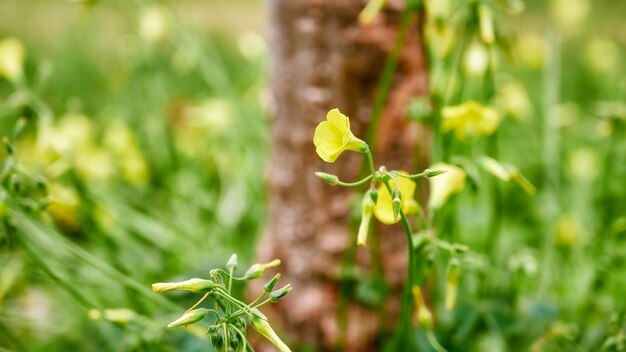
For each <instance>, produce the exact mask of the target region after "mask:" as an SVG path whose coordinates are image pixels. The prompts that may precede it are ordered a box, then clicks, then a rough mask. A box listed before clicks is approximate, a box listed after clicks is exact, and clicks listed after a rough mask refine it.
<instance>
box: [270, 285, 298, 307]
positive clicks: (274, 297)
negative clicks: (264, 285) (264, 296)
mask: <svg viewBox="0 0 626 352" xmlns="http://www.w3.org/2000/svg"><path fill="white" fill-rule="evenodd" d="M292 289H293V287H291V284H287V285H285V286H284V287H283V288H280V289H278V290H276V291H274V292H272V293H270V302H272V303H276V302H278V301H279V300H280V299H281V298H283V297H285V296H286V295H287V294H288V293H289V292H291V290H292Z"/></svg>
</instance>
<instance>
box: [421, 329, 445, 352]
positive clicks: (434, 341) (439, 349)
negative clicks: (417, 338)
mask: <svg viewBox="0 0 626 352" xmlns="http://www.w3.org/2000/svg"><path fill="white" fill-rule="evenodd" d="M426 338H427V339H428V342H429V343H430V345H431V346H432V347H433V349H434V350H435V351H437V352H448V351H447V350H446V349H445V348H444V347H443V346H441V344H440V343H439V341H437V337H435V333H433V331H432V330H428V331H426Z"/></svg>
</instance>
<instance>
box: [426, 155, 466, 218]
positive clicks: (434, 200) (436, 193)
mask: <svg viewBox="0 0 626 352" xmlns="http://www.w3.org/2000/svg"><path fill="white" fill-rule="evenodd" d="M430 168H431V169H433V170H445V171H446V172H444V173H443V174H441V175H439V176H437V177H433V178H430V179H428V180H429V181H430V199H429V201H428V206H429V207H430V208H433V209H437V208H440V207H441V206H442V205H443V204H445V202H446V201H447V200H448V198H450V196H452V195H454V194H456V193H459V192H461V191H462V190H463V188H464V187H465V178H466V175H465V171H463V169H461V168H460V167H458V166H455V165H450V164H445V163H436V164H434V165H432V166H431V167H430Z"/></svg>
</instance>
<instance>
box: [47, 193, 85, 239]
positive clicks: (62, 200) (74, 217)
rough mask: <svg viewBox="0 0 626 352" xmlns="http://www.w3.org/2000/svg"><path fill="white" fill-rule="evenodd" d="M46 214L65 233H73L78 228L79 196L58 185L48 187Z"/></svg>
mask: <svg viewBox="0 0 626 352" xmlns="http://www.w3.org/2000/svg"><path fill="white" fill-rule="evenodd" d="M48 196H49V201H50V202H49V204H48V212H49V213H50V215H51V216H52V218H53V219H54V220H55V221H56V223H57V224H58V225H59V226H61V227H62V228H63V229H64V230H66V231H75V230H77V229H78V228H79V226H80V214H79V209H80V205H81V200H80V196H79V195H78V193H77V192H76V190H74V189H73V188H71V187H67V186H65V185H62V184H60V183H50V184H49V185H48Z"/></svg>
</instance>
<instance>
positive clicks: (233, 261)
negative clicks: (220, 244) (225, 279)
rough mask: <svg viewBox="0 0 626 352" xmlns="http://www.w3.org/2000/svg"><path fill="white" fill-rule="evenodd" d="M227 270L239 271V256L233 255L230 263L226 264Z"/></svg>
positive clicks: (229, 260)
mask: <svg viewBox="0 0 626 352" xmlns="http://www.w3.org/2000/svg"><path fill="white" fill-rule="evenodd" d="M226 269H228V270H235V269H237V254H233V255H231V256H230V259H228V263H226Z"/></svg>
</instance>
